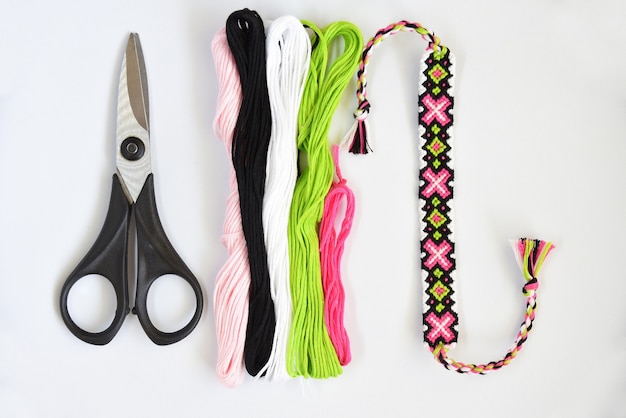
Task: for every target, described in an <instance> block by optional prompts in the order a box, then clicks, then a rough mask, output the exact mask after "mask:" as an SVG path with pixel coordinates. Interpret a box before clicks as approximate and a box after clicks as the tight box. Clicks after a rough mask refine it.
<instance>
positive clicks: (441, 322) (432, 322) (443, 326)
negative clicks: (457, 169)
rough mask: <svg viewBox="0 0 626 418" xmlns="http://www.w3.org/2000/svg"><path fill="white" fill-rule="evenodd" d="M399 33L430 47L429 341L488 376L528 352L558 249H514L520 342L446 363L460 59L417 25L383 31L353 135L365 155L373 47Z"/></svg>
mask: <svg viewBox="0 0 626 418" xmlns="http://www.w3.org/2000/svg"><path fill="white" fill-rule="evenodd" d="M399 31H412V32H416V33H418V34H420V35H422V38H424V39H425V40H427V41H428V48H427V52H428V53H427V54H425V55H424V56H423V57H422V60H421V65H420V79H419V126H418V131H419V135H420V149H421V150H422V151H423V156H422V158H421V159H420V171H419V184H420V186H419V189H420V191H419V221H420V230H421V232H422V238H421V240H420V250H421V269H422V271H421V277H422V282H423V303H424V306H423V309H424V312H423V319H424V342H425V343H426V345H427V346H428V347H429V349H430V351H431V352H432V353H433V355H434V356H435V359H436V360H437V361H439V362H440V363H441V364H442V365H443V366H444V367H446V368H447V369H450V370H455V371H457V372H459V373H478V374H484V373H487V372H489V371H491V370H497V369H499V368H501V367H503V366H506V365H508V364H509V363H510V362H511V360H512V359H513V358H515V356H516V355H517V353H518V352H519V351H520V350H521V349H522V344H523V343H524V342H525V341H526V339H527V338H528V333H529V332H530V330H531V328H532V323H533V320H534V318H535V308H536V297H537V296H536V292H537V287H538V281H537V275H538V273H539V270H540V268H541V266H542V264H543V261H544V260H545V258H546V256H547V255H548V253H549V252H550V251H551V250H552V248H553V245H552V244H551V243H549V242H544V241H539V240H532V239H526V238H521V239H519V240H517V241H515V243H514V250H515V254H516V258H517V260H518V262H519V264H520V268H521V269H522V273H523V276H524V279H525V281H526V283H525V284H524V286H523V293H524V295H525V296H526V298H527V300H526V313H525V314H524V319H523V322H522V325H521V327H520V331H519V333H518V336H517V338H516V340H515V342H514V344H513V346H512V348H511V349H510V350H508V351H507V353H506V354H505V355H504V356H503V357H502V359H500V360H497V361H492V362H489V363H487V364H484V365H476V364H465V363H461V362H457V361H455V360H453V359H450V358H449V357H448V355H447V354H448V351H449V349H450V348H452V347H453V346H454V344H455V343H456V341H457V338H458V331H457V325H458V322H459V318H458V315H457V313H456V312H455V310H454V308H453V306H454V300H453V299H452V295H454V294H455V293H456V292H455V290H454V281H455V276H456V274H455V271H456V259H455V258H454V247H455V244H454V241H453V239H452V237H453V235H452V219H453V214H452V200H453V182H454V170H453V165H452V152H451V148H452V143H453V141H452V125H453V114H452V108H453V105H454V97H453V87H454V72H455V69H456V65H455V59H454V56H453V55H452V53H451V52H450V50H449V49H448V48H447V47H445V46H443V45H441V44H440V41H439V38H437V37H436V36H435V35H434V34H433V33H431V32H429V31H428V30H426V29H425V28H423V27H422V26H421V25H420V24H418V23H411V22H407V21H400V22H398V23H395V24H391V25H389V26H387V27H385V28H382V29H380V30H379V31H378V32H377V33H376V34H375V35H374V36H373V37H372V38H371V39H370V40H369V41H368V42H367V44H366V46H365V48H364V50H363V54H362V59H361V63H360V65H359V71H358V76H359V80H358V83H357V99H358V101H359V104H358V106H357V109H356V111H355V113H354V115H355V118H356V119H357V120H356V122H355V125H354V127H353V129H352V133H353V134H354V141H353V144H352V146H351V151H352V152H354V153H367V151H368V149H369V146H368V144H367V140H366V132H365V127H366V125H365V120H366V118H367V115H368V113H369V110H370V103H369V102H368V101H367V97H366V86H367V82H366V80H365V75H366V73H367V71H366V69H367V63H368V62H369V58H370V55H371V53H372V50H373V48H374V47H375V46H376V45H378V44H380V42H382V41H383V40H384V39H386V38H387V37H389V36H391V35H393V34H395V33H398V32H399Z"/></svg>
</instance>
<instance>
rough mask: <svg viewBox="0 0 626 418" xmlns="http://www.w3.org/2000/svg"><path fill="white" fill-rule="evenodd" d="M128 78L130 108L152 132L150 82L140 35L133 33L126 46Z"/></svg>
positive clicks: (147, 129) (143, 125) (138, 120)
mask: <svg viewBox="0 0 626 418" xmlns="http://www.w3.org/2000/svg"><path fill="white" fill-rule="evenodd" d="M126 77H127V80H128V96H129V97H130V107H131V108H132V110H133V114H134V115H135V118H136V119H137V122H138V123H139V124H140V125H141V126H142V127H143V128H144V129H145V130H146V131H148V132H150V105H149V103H148V82H147V77H146V65H145V63H144V60H143V51H142V50H141V42H139V35H137V34H136V33H131V34H130V37H129V38H128V44H127V45H126Z"/></svg>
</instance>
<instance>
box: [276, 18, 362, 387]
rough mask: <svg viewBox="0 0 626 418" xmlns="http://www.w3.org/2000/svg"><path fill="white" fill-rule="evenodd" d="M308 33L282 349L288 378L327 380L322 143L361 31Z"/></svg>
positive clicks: (328, 164)
mask: <svg viewBox="0 0 626 418" xmlns="http://www.w3.org/2000/svg"><path fill="white" fill-rule="evenodd" d="M303 23H304V24H305V26H307V27H309V28H310V29H311V30H312V31H313V33H314V35H313V36H314V40H313V41H312V43H313V45H314V46H313V51H312V53H311V64H310V68H309V73H308V76H307V81H306V86H305V89H304V95H303V98H302V103H301V106H300V113H299V117H298V119H299V123H298V125H299V129H300V131H299V134H298V149H299V150H300V151H301V152H302V153H303V154H304V155H305V156H306V158H307V162H308V166H307V167H304V168H303V169H302V171H301V173H300V176H299V177H298V179H297V181H296V187H295V190H294V195H293V200H292V204H291V213H290V218H289V255H290V262H291V296H292V302H293V323H292V326H291V333H290V337H289V346H288V349H287V370H288V372H289V374H290V375H291V376H299V375H300V376H305V377H309V376H311V377H314V378H327V377H333V376H337V375H339V374H340V373H341V366H340V364H339V360H338V358H337V354H336V352H335V349H334V347H333V345H332V342H331V341H330V337H329V335H328V330H327V329H326V325H325V323H324V306H323V305H324V295H323V291H322V283H321V267H320V254H319V237H318V230H317V228H318V226H319V222H320V220H321V218H322V212H323V209H324V197H325V196H326V194H327V193H328V190H329V188H330V185H331V183H332V179H333V163H332V157H331V155H330V150H329V144H328V140H327V136H328V130H329V128H330V123H331V120H332V116H333V113H334V111H335V109H336V107H337V105H338V104H339V101H340V99H341V94H342V92H343V90H344V89H345V88H346V86H347V84H348V82H349V80H350V78H351V77H352V74H353V72H354V70H355V68H356V65H357V63H358V60H359V54H360V51H361V48H362V45H363V40H362V37H361V32H360V31H359V29H358V28H357V27H356V26H354V25H353V24H351V23H348V22H335V23H331V24H330V25H328V26H327V27H326V28H324V30H320V29H319V28H317V27H316V26H315V25H314V24H313V23H311V22H303ZM339 39H343V52H342V53H341V54H340V55H339V56H338V57H337V58H336V59H335V60H334V61H333V62H332V63H330V64H329V60H330V58H329V57H330V47H331V43H333V42H334V41H336V40H339Z"/></svg>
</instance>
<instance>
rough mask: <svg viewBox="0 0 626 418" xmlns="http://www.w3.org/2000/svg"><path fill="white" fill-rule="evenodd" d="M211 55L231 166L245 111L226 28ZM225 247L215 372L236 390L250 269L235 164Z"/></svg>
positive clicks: (218, 129)
mask: <svg viewBox="0 0 626 418" xmlns="http://www.w3.org/2000/svg"><path fill="white" fill-rule="evenodd" d="M211 49H212V52H213V59H214V61H215V70H216V72H217V78H218V81H219V86H220V89H219V95H218V98H217V110H216V114H215V119H214V121H213V130H214V131H215V134H216V135H217V137H218V138H220V139H221V140H222V141H223V142H224V146H225V147H226V152H227V154H228V161H232V157H231V152H232V140H233V131H234V129H235V123H236V122H237V116H238V115H239V108H240V106H241V84H240V82H239V74H238V73H237V67H236V66H235V61H234V59H233V56H232V54H231V52H230V48H229V46H228V42H227V40H226V32H225V30H224V29H223V28H222V29H220V30H219V31H218V32H217V33H216V34H215V37H214V38H213V42H212V44H211ZM222 244H223V245H224V247H226V249H227V252H228V258H227V260H226V262H225V263H224V265H223V266H222V269H221V270H220V271H219V273H218V274H217V277H216V278H215V293H214V295H213V311H214V314H215V331H216V334H217V350H218V354H217V367H216V372H217V377H218V379H219V380H220V381H221V382H222V383H223V384H224V385H225V386H229V387H234V386H237V385H239V384H240V383H241V382H242V380H243V377H244V361H243V349H244V343H245V339H246V326H247V323H248V291H249V288H250V265H249V264H248V249H247V247H246V240H245V238H244V235H243V229H242V227H241V212H240V209H239V192H238V190H237V179H236V177H235V172H234V169H233V167H232V162H231V170H230V194H229V196H228V198H227V199H226V214H225V219H224V233H223V235H222Z"/></svg>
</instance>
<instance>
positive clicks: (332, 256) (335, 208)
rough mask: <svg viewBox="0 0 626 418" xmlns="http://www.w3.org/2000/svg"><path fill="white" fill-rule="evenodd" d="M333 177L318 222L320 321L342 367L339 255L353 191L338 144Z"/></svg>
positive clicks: (346, 343)
mask: <svg viewBox="0 0 626 418" xmlns="http://www.w3.org/2000/svg"><path fill="white" fill-rule="evenodd" d="M332 156H333V161H334V163H335V180H334V181H333V185H332V186H331V188H330V191H329V192H328V194H327V195H326V199H325V201H324V214H323V216H322V221H321V223H320V232H319V236H320V261H321V267H322V286H323V289H324V321H325V322H326V327H327V328H328V334H329V336H330V340H331V341H332V343H333V346H334V347H335V352H336V353H337V357H338V358H339V363H340V364H341V365H342V366H345V365H347V364H348V363H350V360H352V354H351V352H350V339H349V338H348V333H347V332H346V328H345V327H344V325H343V316H344V301H345V292H344V289H343V284H342V283H341V258H342V256H343V249H344V244H345V241H346V239H347V238H348V235H350V230H351V229H352V220H353V219H354V200H355V199H354V193H352V190H350V188H349V187H348V186H347V185H346V179H344V178H343V177H342V176H341V170H340V169H339V146H337V145H333V147H332ZM343 198H345V213H344V218H343V222H342V223H341V229H340V230H339V233H337V232H336V231H335V219H336V218H337V216H338V214H339V210H340V208H341V201H342V199H343Z"/></svg>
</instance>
